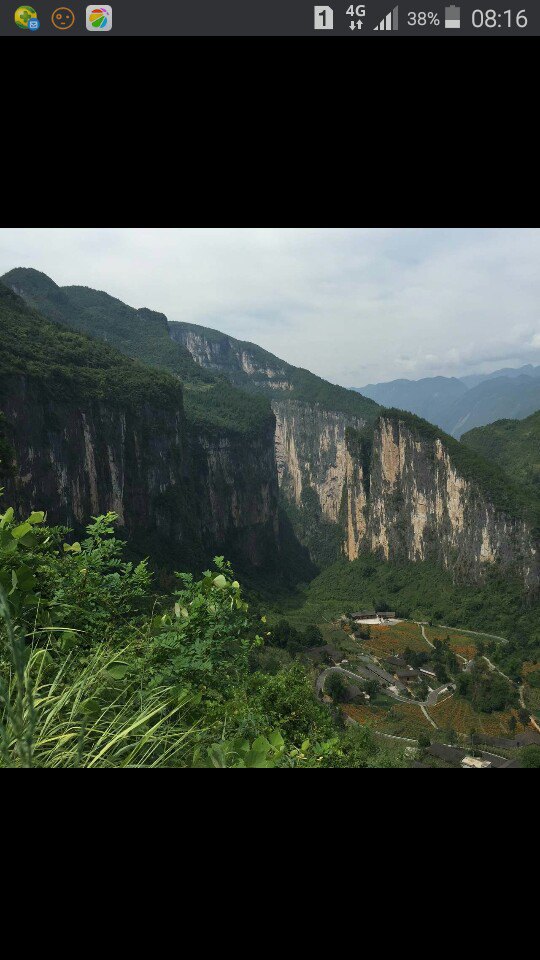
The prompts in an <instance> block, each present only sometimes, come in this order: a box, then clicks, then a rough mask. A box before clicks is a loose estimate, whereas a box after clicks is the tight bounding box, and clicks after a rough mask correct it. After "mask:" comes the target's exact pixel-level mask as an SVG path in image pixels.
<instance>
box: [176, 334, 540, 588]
mask: <svg viewBox="0 0 540 960" xmlns="http://www.w3.org/2000/svg"><path fill="white" fill-rule="evenodd" d="M171 330H172V335H173V337H174V338H175V339H177V340H179V341H180V342H181V343H182V344H183V345H184V346H186V347H187V349H188V350H190V351H191V353H192V355H193V357H194V359H196V360H197V362H198V363H199V364H201V365H202V366H205V367H207V368H208V369H211V370H212V371H219V372H222V373H224V374H225V375H227V376H230V377H231V378H232V380H233V382H235V383H242V384H243V386H244V387H245V388H246V389H249V390H251V391H252V392H256V393H260V394H262V395H265V396H269V395H270V396H271V403H272V409H273V411H274V413H275V415H276V459H277V464H278V473H279V482H280V490H281V495H282V497H283V499H284V501H285V503H286V505H287V509H288V511H289V515H290V516H291V518H292V520H293V523H294V526H295V530H296V531H297V533H298V536H299V538H300V539H301V541H302V542H303V543H306V544H307V545H308V547H309V549H310V551H311V554H312V556H313V558H314V559H315V561H317V562H318V563H319V564H322V565H325V564H326V563H328V562H331V561H332V560H334V559H335V558H336V557H337V556H339V555H340V554H343V553H344V554H345V556H347V557H348V558H349V559H351V560H352V559H354V558H355V557H357V556H358V555H359V554H361V553H365V552H372V553H374V554H376V555H378V556H380V557H383V558H385V559H392V560H426V559H431V560H435V561H436V562H438V563H440V564H442V565H443V566H446V567H449V566H450V565H452V564H453V565H455V566H456V567H457V568H458V569H459V570H460V571H461V575H462V576H463V577H468V578H469V579H471V578H472V579H474V578H478V577H479V576H481V572H482V567H483V565H484V564H485V563H494V562H497V561H499V562H501V563H503V565H506V566H511V565H516V566H517V567H518V568H519V570H520V575H521V576H522V577H524V579H525V580H526V582H527V583H528V584H529V586H531V587H533V588H535V586H536V583H537V580H538V565H537V560H536V548H535V546H534V543H535V537H536V532H535V530H536V525H537V520H536V514H535V512H534V510H533V509H532V508H531V505H530V503H529V498H528V497H527V495H526V494H525V493H524V492H523V491H522V490H521V489H520V488H519V487H518V486H515V485H513V484H512V483H511V482H509V480H508V478H507V477H506V476H505V475H504V473H503V472H502V471H500V470H497V469H496V468H492V467H491V466H490V464H488V463H485V462H484V461H483V459H482V458H481V457H477V456H475V455H474V454H472V453H471V452H470V451H469V450H467V449H465V448H463V447H462V445H460V444H459V443H458V442H457V441H456V440H454V439H453V438H452V437H450V436H448V435H446V434H445V433H444V432H443V431H442V430H440V429H439V428H437V427H435V426H433V425H432V424H430V423H428V422H426V421H425V420H421V419H420V418H418V417H415V416H413V415H411V414H408V413H405V412H404V411H400V410H395V409H393V410H388V411H385V410H384V409H383V408H381V407H379V406H378V405H376V404H375V403H373V402H370V401H369V400H367V399H366V398H364V397H361V396H360V395H357V396H356V397H355V394H354V391H344V390H343V389H342V388H336V387H334V386H333V385H332V384H328V383H326V384H324V381H323V382H322V384H323V385H321V386H318V387H317V399H316V400H314V396H315V387H314V384H312V382H311V381H310V379H309V378H310V377H312V376H313V375H309V374H308V375H307V376H306V371H303V370H296V369H295V368H293V367H291V365H290V364H286V363H285V362H284V361H282V360H280V359H279V358H278V357H275V356H273V355H272V354H270V353H269V352H268V351H264V350H261V349H260V348H259V347H256V346H254V345H253V344H250V343H247V342H245V341H237V340H235V339H234V338H233V337H230V336H228V335H225V334H222V333H219V331H216V330H210V329H208V328H206V327H197V326H196V325H194V324H179V323H174V324H171ZM313 379H314V380H317V381H318V380H319V379H320V378H313ZM461 390H463V391H466V388H465V387H464V386H463V387H458V392H459V393H461ZM344 394H345V395H346V396H344Z"/></svg>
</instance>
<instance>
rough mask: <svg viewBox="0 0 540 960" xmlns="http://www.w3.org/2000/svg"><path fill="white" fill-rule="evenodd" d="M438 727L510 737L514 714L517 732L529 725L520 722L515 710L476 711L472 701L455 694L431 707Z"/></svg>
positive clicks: (431, 713) (431, 714)
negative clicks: (510, 722)
mask: <svg viewBox="0 0 540 960" xmlns="http://www.w3.org/2000/svg"><path fill="white" fill-rule="evenodd" d="M429 714H430V716H431V717H433V719H434V721H435V723H436V724H437V726H438V727H441V728H442V729H446V730H450V729H453V730H455V731H456V732H457V733H462V734H465V735H467V734H469V733H470V731H471V730H472V729H474V730H476V732H477V733H485V734H487V735H488V736H492V737H509V736H510V735H511V734H510V733H509V729H508V721H509V720H510V717H511V716H512V715H514V717H515V719H516V721H517V726H516V732H518V733H521V732H522V731H523V730H526V729H527V727H525V726H523V724H522V723H520V722H519V720H518V716H517V713H516V711H515V710H504V711H501V712H497V713H476V711H475V710H473V708H472V706H471V705H470V703H468V701H467V700H464V699H463V698H462V697H458V696H453V697H449V698H447V699H446V700H442V701H441V702H440V703H438V704H437V705H436V706H434V707H430V708H429Z"/></svg>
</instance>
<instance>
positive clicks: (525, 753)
mask: <svg viewBox="0 0 540 960" xmlns="http://www.w3.org/2000/svg"><path fill="white" fill-rule="evenodd" d="M519 765H520V766H521V767H525V768H526V769H528V770H540V747H535V746H530V747H523V750H521V752H520V754H519Z"/></svg>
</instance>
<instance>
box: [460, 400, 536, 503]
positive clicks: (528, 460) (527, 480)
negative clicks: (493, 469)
mask: <svg viewBox="0 0 540 960" xmlns="http://www.w3.org/2000/svg"><path fill="white" fill-rule="evenodd" d="M461 442H462V443H464V444H466V445H467V446H469V447H471V448H472V449H473V450H476V451H477V453H480V454H482V456H484V457H485V458H486V459H487V460H489V461H490V463H497V464H498V465H499V466H500V467H502V468H503V469H504V470H505V471H506V473H507V474H508V475H509V476H510V477H513V478H514V479H515V480H517V481H518V482H520V483H522V484H524V485H525V486H526V487H527V488H528V489H529V490H530V491H531V494H533V495H535V496H537V497H540V411H537V412H536V413H533V414H532V416H530V417H526V418H525V420H498V421H496V422H495V423H490V424H489V426H485V427H477V428H476V429H475V430H471V431H470V432H469V433H464V434H463V436H462V438H461Z"/></svg>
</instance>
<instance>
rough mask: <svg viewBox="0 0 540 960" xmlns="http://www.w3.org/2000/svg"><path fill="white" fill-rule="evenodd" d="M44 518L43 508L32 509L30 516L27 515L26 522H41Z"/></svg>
mask: <svg viewBox="0 0 540 960" xmlns="http://www.w3.org/2000/svg"><path fill="white" fill-rule="evenodd" d="M44 519H45V514H44V512H43V510H33V511H32V513H31V514H30V516H29V517H28V523H32V524H34V523H43V521H44Z"/></svg>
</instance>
